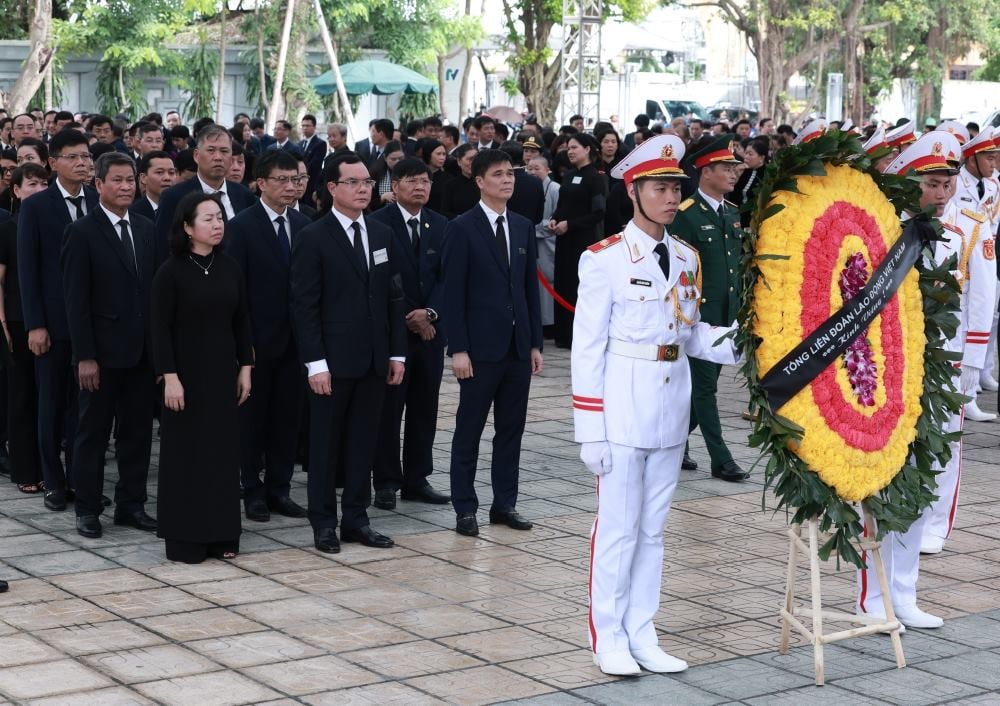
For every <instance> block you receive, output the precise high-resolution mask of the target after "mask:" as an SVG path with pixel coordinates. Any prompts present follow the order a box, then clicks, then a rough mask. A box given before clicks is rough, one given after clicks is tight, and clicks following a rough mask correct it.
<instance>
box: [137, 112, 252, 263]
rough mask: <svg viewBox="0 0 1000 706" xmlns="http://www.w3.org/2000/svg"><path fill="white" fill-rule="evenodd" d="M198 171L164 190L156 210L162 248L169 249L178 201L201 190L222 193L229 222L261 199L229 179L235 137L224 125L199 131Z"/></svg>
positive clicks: (210, 126) (196, 156)
mask: <svg viewBox="0 0 1000 706" xmlns="http://www.w3.org/2000/svg"><path fill="white" fill-rule="evenodd" d="M194 161H195V163H196V164H197V165H198V173H197V174H196V175H195V176H194V177H193V178H191V179H187V180H186V181H182V182H181V183H179V184H177V185H175V186H171V187H170V188H169V189H167V190H166V191H164V192H163V196H162V198H161V199H160V207H159V209H157V212H156V234H157V237H158V238H159V240H160V244H161V245H160V247H163V248H164V250H166V244H167V242H168V240H169V236H170V228H171V226H172V225H173V222H174V211H176V210H177V204H178V203H180V201H181V199H182V198H184V197H185V196H187V195H188V194H192V193H197V192H198V191H199V190H200V191H204V192H205V193H206V194H216V193H217V194H219V195H220V196H221V199H222V205H223V213H222V215H223V217H224V218H225V219H226V220H227V221H228V220H230V219H232V218H234V217H235V216H236V214H237V213H239V212H240V211H243V210H244V209H247V208H250V207H251V206H253V205H254V204H255V203H256V202H257V197H256V196H254V195H253V194H252V193H251V192H250V189H248V188H246V187H245V186H243V185H242V184H237V183H236V182H235V181H229V180H228V179H226V174H228V173H229V168H230V166H232V163H233V138H232V136H231V135H230V134H229V131H228V130H226V128H224V127H222V126H221V125H209V126H208V127H206V128H202V129H201V130H200V131H199V132H198V146H197V147H195V149H194Z"/></svg>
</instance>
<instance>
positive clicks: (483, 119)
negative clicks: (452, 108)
mask: <svg viewBox="0 0 1000 706" xmlns="http://www.w3.org/2000/svg"><path fill="white" fill-rule="evenodd" d="M472 124H473V126H474V127H475V128H476V129H477V130H482V129H483V125H486V124H489V125H492V126H494V127H496V124H497V121H496V120H494V119H493V118H491V117H490V116H489V115H480V116H479V117H478V118H476V119H475V120H473V121H472Z"/></svg>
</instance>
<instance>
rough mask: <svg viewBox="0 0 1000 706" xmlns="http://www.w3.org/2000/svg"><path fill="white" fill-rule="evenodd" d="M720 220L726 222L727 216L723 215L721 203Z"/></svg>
mask: <svg viewBox="0 0 1000 706" xmlns="http://www.w3.org/2000/svg"><path fill="white" fill-rule="evenodd" d="M719 220H720V221H725V220H726V218H725V216H723V215H722V204H721V203H720V204H719ZM661 245H662V243H661Z"/></svg>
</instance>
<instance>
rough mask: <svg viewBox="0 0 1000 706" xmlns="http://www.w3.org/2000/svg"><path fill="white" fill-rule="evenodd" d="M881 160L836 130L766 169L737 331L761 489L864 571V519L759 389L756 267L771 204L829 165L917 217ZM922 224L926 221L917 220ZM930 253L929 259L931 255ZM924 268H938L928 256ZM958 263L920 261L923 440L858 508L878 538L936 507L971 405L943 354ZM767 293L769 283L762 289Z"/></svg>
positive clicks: (908, 193)
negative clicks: (817, 468)
mask: <svg viewBox="0 0 1000 706" xmlns="http://www.w3.org/2000/svg"><path fill="white" fill-rule="evenodd" d="M881 156H882V155H880V154H875V155H872V156H869V155H866V154H865V151H864V150H863V149H862V147H861V143H860V141H859V140H858V138H857V137H856V136H853V135H849V134H845V133H841V132H838V131H831V132H827V133H826V134H825V135H824V136H822V137H820V138H817V139H815V140H813V141H811V142H808V143H806V144H802V145H795V146H792V147H788V148H786V149H783V150H781V151H779V152H778V153H777V154H776V155H775V159H774V160H773V161H772V162H771V163H770V164H769V165H768V167H767V168H766V171H765V175H764V178H763V180H762V182H761V186H760V190H759V191H758V194H757V200H756V215H755V217H754V220H753V222H752V224H751V228H750V230H749V231H748V232H747V233H746V235H745V237H744V240H743V283H744V287H743V305H742V307H741V309H740V312H739V314H738V320H739V324H740V327H739V332H738V333H737V336H736V344H737V346H738V347H739V348H740V349H741V350H742V351H743V356H744V361H745V362H744V364H743V367H742V372H743V374H744V375H745V376H746V379H747V385H748V388H749V391H750V413H751V414H752V415H753V416H754V418H755V421H754V425H753V431H752V433H751V434H750V438H749V441H748V443H749V445H750V446H751V447H754V448H759V449H761V454H762V455H761V460H764V459H766V461H767V462H766V466H765V470H764V478H765V490H766V489H767V488H773V490H774V494H775V496H776V497H777V499H778V507H779V509H781V508H783V509H784V510H785V511H786V513H788V514H790V516H791V517H790V519H791V521H792V522H793V523H803V522H805V521H807V520H810V519H814V518H815V519H818V520H819V528H820V531H822V532H830V538H829V540H828V541H827V542H826V543H825V544H824V545H823V546H822V547H821V548H820V557H821V558H823V559H827V558H829V556H830V554H831V553H832V552H834V551H835V552H837V555H838V556H839V557H840V558H842V559H844V560H845V561H847V562H849V563H852V564H855V565H857V566H862V564H863V562H862V560H861V555H860V554H859V553H858V551H857V548H856V546H855V545H856V543H857V540H858V538H859V537H860V536H861V533H862V530H863V527H862V523H861V517H860V515H859V514H858V512H857V510H856V509H855V508H854V506H853V505H851V504H850V503H847V502H845V501H844V500H842V499H841V498H840V497H839V496H838V495H837V494H836V493H835V492H834V491H833V489H832V488H831V487H829V486H828V485H826V484H825V483H824V482H823V481H822V479H821V478H820V477H819V475H817V474H816V473H815V472H813V471H812V470H811V469H810V468H809V467H808V466H807V465H806V464H805V463H804V462H803V461H802V459H800V458H799V457H798V456H797V455H796V454H795V452H794V447H795V445H796V444H797V442H798V441H799V440H801V439H802V437H803V434H804V430H803V429H802V428H801V427H799V426H797V425H796V424H794V423H793V422H791V421H790V420H789V419H787V418H785V417H782V416H781V415H780V414H777V413H774V412H772V410H771V408H770V406H769V405H768V401H767V396H766V394H765V392H764V390H763V389H762V388H761V386H760V378H761V377H762V372H766V371H761V370H760V369H759V368H758V364H757V354H756V351H757V348H758V347H759V346H760V343H761V339H760V337H759V336H757V334H756V333H755V321H756V313H755V312H756V308H755V306H756V305H755V302H754V294H755V290H756V285H757V283H758V282H759V281H761V278H762V276H763V275H762V273H761V270H760V267H759V266H758V262H759V261H760V260H763V259H770V258H773V257H774V256H773V255H769V254H766V253H758V252H757V235H756V234H757V232H758V231H759V229H760V225H761V223H763V222H764V221H765V220H766V219H768V218H770V217H771V216H773V215H775V214H776V213H777V212H778V211H780V210H781V209H780V208H779V207H778V206H777V205H776V204H771V203H770V202H771V198H772V196H773V194H774V193H775V192H776V191H794V192H798V189H797V188H796V185H795V183H796V177H797V176H801V175H806V174H813V175H816V174H823V173H825V171H824V167H823V165H824V164H831V165H844V164H846V165H849V166H851V167H853V168H855V169H858V170H859V171H862V172H864V173H866V174H868V175H869V176H870V177H871V178H872V179H873V180H874V181H875V183H876V184H877V185H878V186H879V188H880V189H881V190H882V192H883V193H884V194H885V195H886V198H888V199H889V201H890V202H891V203H892V204H893V206H894V207H895V208H896V212H897V213H902V212H903V211H904V210H905V211H908V212H910V213H917V214H919V213H920V207H919V203H920V189H919V186H918V185H917V183H916V182H915V181H914V180H912V179H908V178H906V177H899V176H895V175H884V174H882V173H880V172H879V171H878V170H876V169H875V168H874V166H873V163H874V162H873V158H875V159H877V158H878V157H881ZM920 217H921V218H926V216H925V215H923V214H920ZM927 225H928V227H927V230H928V231H930V233H929V238H930V239H931V240H933V239H939V238H940V233H941V225H940V223H938V222H937V221H929V222H928V223H927ZM928 255H929V253H928ZM923 260H925V261H929V262H933V258H932V257H924V258H923ZM952 266H953V263H945V264H944V265H943V266H940V267H938V266H935V265H928V264H926V263H925V262H923V261H918V264H917V269H918V271H919V272H920V290H921V293H922V294H923V301H924V333H925V335H926V338H927V343H926V346H925V349H924V391H923V394H922V396H921V405H922V410H923V411H922V413H921V416H920V418H919V419H918V420H917V436H916V439H915V440H914V441H913V443H912V444H911V445H910V454H909V456H908V460H907V462H906V463H905V464H904V466H903V468H902V469H900V472H899V473H898V474H897V475H896V476H895V478H893V480H892V482H891V483H889V485H888V486H887V487H886V488H884V489H883V490H882V491H880V492H879V493H878V494H877V495H874V496H872V497H870V498H868V499H866V500H864V501H863V502H862V506H863V507H864V509H865V512H866V513H868V514H869V515H870V516H871V517H872V518H874V519H875V521H876V523H877V525H878V532H879V536H880V537H881V536H884V534H885V533H886V532H890V531H895V532H902V531H904V530H906V529H907V528H908V527H909V526H910V525H911V524H912V523H913V522H914V521H915V520H916V519H917V517H919V515H920V513H921V512H922V511H923V509H924V508H926V507H927V506H928V505H930V503H931V501H932V500H933V499H934V493H933V490H934V488H935V487H936V481H935V480H934V478H935V475H936V474H937V471H936V470H935V468H936V466H935V464H940V465H942V466H943V465H944V464H945V463H947V461H948V459H949V458H950V457H951V447H950V446H949V442H951V441H954V440H955V439H956V438H957V435H956V434H948V433H945V432H943V431H942V429H944V428H945V423H946V422H947V420H948V418H949V416H950V415H951V414H953V413H957V411H958V409H959V408H960V406H961V404H962V402H963V401H964V400H965V399H966V398H963V397H962V396H961V395H958V394H956V393H955V391H954V374H955V370H954V368H953V367H952V360H950V358H952V357H954V356H953V355H951V354H948V353H946V352H945V351H944V348H943V345H944V343H945V340H946V339H947V338H948V337H950V336H951V335H953V334H954V332H955V327H956V326H957V323H958V319H957V317H956V312H957V311H958V294H959V290H958V284H957V282H956V281H955V279H954V278H953V277H952V276H951V275H950V274H949V268H950V267H952ZM764 284H765V286H766V282H765V283H764Z"/></svg>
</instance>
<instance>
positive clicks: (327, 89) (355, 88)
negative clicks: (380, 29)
mask: <svg viewBox="0 0 1000 706" xmlns="http://www.w3.org/2000/svg"><path fill="white" fill-rule="evenodd" d="M340 75H341V76H342V77H343V79H344V88H346V89H347V94H348V95H350V96H361V95H364V94H366V93H374V94H375V95H377V96H388V95H391V94H393V93H431V92H432V91H435V90H437V83H436V82H434V81H432V80H430V79H429V78H427V77H425V76H421V75H420V74H418V73H417V72H416V71H413V70H412V69H408V68H406V67H405V66H400V65H399V64H392V63H389V62H388V61H376V60H368V61H353V62H351V63H349V64H344V65H343V66H341V67H340ZM312 87H313V88H314V89H316V92H317V93H318V94H320V95H321V96H328V95H330V94H331V93H336V92H337V79H336V78H335V77H334V75H333V70H332V69H331V70H330V71H327V72H325V73H322V74H320V75H319V76H317V77H316V78H314V79H313V80H312Z"/></svg>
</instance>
